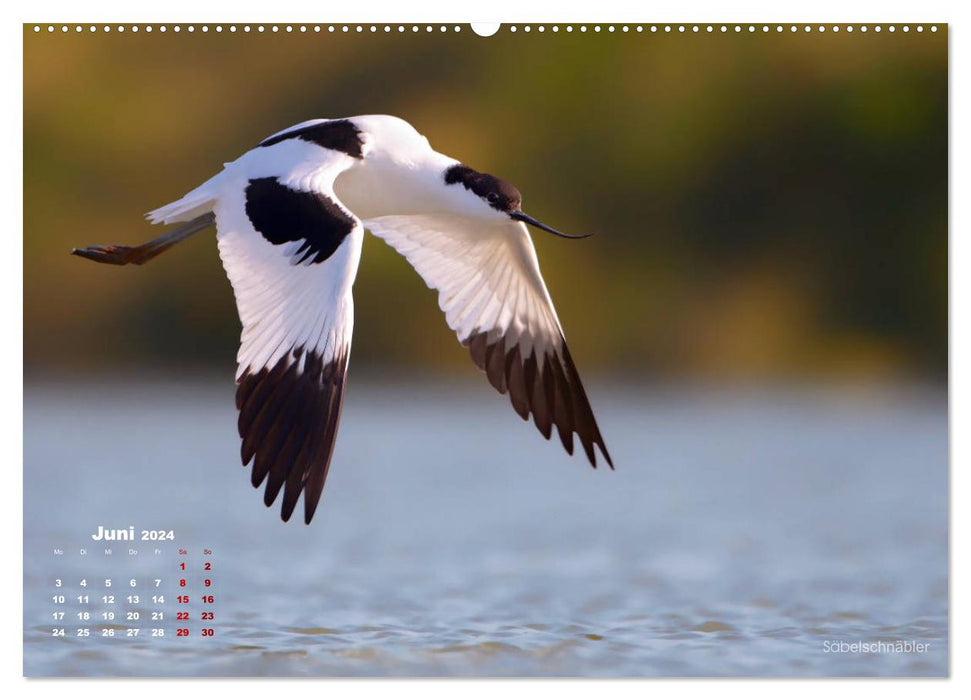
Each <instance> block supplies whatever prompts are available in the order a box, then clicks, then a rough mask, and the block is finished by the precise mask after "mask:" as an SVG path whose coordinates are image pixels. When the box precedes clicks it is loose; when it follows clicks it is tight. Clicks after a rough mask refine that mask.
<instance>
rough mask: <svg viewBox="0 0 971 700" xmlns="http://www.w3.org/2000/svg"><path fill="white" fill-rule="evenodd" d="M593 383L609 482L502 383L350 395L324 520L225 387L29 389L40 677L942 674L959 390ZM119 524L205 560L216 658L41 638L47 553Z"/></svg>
mask: <svg viewBox="0 0 971 700" xmlns="http://www.w3.org/2000/svg"><path fill="white" fill-rule="evenodd" d="M591 388H592V391H591V397H592V399H593V403H594V406H595V408H596V409H597V411H598V416H599V418H600V422H601V426H602V428H603V433H604V435H605V437H606V440H607V443H608V446H609V447H610V449H611V451H612V453H613V456H614V458H615V462H616V465H617V471H616V472H610V471H608V470H603V469H598V470H596V471H594V470H591V469H589V468H588V467H586V466H585V465H584V463H583V461H582V459H579V458H574V459H570V458H568V457H567V456H566V455H565V454H563V453H562V450H561V449H560V447H559V445H558V444H547V443H545V442H544V441H543V440H542V439H541V438H540V437H539V436H538V434H537V433H536V431H535V429H534V428H533V427H532V426H527V425H524V424H522V423H520V422H519V421H518V419H517V418H515V416H514V415H513V413H512V411H511V410H510V409H509V408H508V406H505V405H504V401H505V399H504V398H502V397H498V396H491V395H490V394H489V390H488V389H487V388H486V387H485V386H481V385H478V384H477V385H475V386H472V385H468V386H467V385H465V384H434V383H432V384H421V385H418V384H415V385H409V384H402V383H397V382H392V381H388V382H379V381H377V380H375V379H372V380H371V381H370V382H369V381H367V380H364V379H360V378H357V379H355V380H354V381H352V382H351V384H350V386H349V389H348V394H347V403H346V406H345V412H344V421H343V426H342V428H341V432H340V436H339V440H338V444H337V449H336V453H335V456H334V463H333V467H332V469H331V472H330V476H329V478H328V482H327V487H326V489H325V492H324V497H323V500H322V503H321V507H320V509H319V510H318V513H317V516H316V518H315V520H314V522H313V524H312V525H311V526H310V527H305V526H304V525H303V524H302V523H301V522H296V521H294V522H291V523H289V524H284V523H282V522H280V520H279V515H278V509H277V508H274V509H272V510H269V509H266V508H264V507H263V505H262V503H261V494H259V493H257V492H256V491H255V490H253V488H252V487H251V486H250V485H249V478H248V476H249V475H248V473H247V471H244V470H243V468H242V467H240V466H239V463H238V444H237V437H236V433H235V413H234V409H233V401H232V394H233V390H232V386H231V385H229V384H225V385H217V384H211V383H204V382H203V383H187V384H184V385H179V384H162V383H155V384H150V383H149V384H147V383H128V384H122V383H116V384H111V385H95V384H91V385H87V384H79V383H66V384H55V383H52V382H47V383H36V382H34V383H31V382H28V383H27V385H26V386H25V400H24V412H25V413H24V415H25V421H24V424H25V427H24V433H25V435H24V438H25V439H24V449H25V458H24V467H25V474H24V491H25V507H24V513H25V519H26V522H25V561H24V579H25V598H24V601H25V612H24V616H25V637H24V639H25V646H24V650H25V651H24V659H25V662H24V663H25V673H27V674H28V675H216V676H232V675H262V674H269V675H290V674H293V675H341V676H343V675H421V676H431V675H476V676H482V675H554V676H573V675H589V676H642V675H647V676H654V675H676V676H694V675H773V676H778V675H781V676H819V675H921V676H923V675H943V674H946V673H947V669H948V665H947V644H948V621H947V615H948V601H947V587H948V586H947V404H946V395H945V394H944V392H943V391H938V390H933V389H922V388H913V387H910V388H908V387H896V388H894V387H888V388H883V389H867V390H862V389H855V390H852V391H850V390H832V391H829V390H820V389H808V388H805V387H801V388H800V387H788V388H771V389H742V388H704V387H671V386H669V387H657V388H653V389H651V388H647V387H643V388H637V387H634V388H620V387H612V388H611V387H605V386H599V387H598V386H594V387H591ZM112 523H121V524H122V525H127V524H134V525H135V526H136V527H165V528H173V529H175V530H176V531H177V532H178V536H179V539H180V541H187V542H190V543H195V544H198V545H199V546H209V547H212V548H213V549H214V551H215V553H216V556H215V559H216V561H217V562H218V567H219V587H220V588H219V591H220V594H221V604H220V605H219V607H218V610H219V618H220V619H219V625H218V630H219V634H218V636H217V638H215V639H211V640H202V639H198V640H195V641H192V642H191V643H190V644H189V645H178V646H176V645H174V644H172V643H168V644H152V643H151V640H147V639H146V640H141V641H135V642H134V643H131V640H124V641H120V645H123V646H124V648H123V649H120V648H119V640H113V641H102V640H100V639H90V640H83V641H82V640H76V639H70V638H67V639H63V640H53V641H52V640H51V639H50V637H49V634H50V630H49V627H50V625H49V623H48V622H47V620H46V615H47V613H48V607H49V606H48V604H47V595H46V594H47V593H48V592H49V591H48V590H47V585H46V584H47V582H48V581H49V579H50V578H51V577H52V576H54V575H56V573H57V572H55V571H54V570H53V569H52V566H53V561H52V558H51V557H50V556H49V553H50V549H51V547H52V546H56V545H57V544H58V543H70V542H77V541H78V540H79V539H80V538H83V537H84V536H86V534H87V533H90V532H91V531H92V530H93V529H95V528H96V526H97V525H98V524H109V525H110V524H112ZM898 639H900V640H915V641H920V642H925V643H927V644H928V648H927V651H926V652H924V653H912V654H905V653H901V654H892V653H880V654H860V653H856V654H853V653H842V654H837V653H827V652H826V651H824V643H825V642H827V641H840V640H842V641H847V642H854V641H876V640H898Z"/></svg>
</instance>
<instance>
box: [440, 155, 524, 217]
mask: <svg viewBox="0 0 971 700" xmlns="http://www.w3.org/2000/svg"><path fill="white" fill-rule="evenodd" d="M457 183H461V184H462V186H464V187H465V189H467V190H471V191H472V192H474V193H475V194H477V195H478V196H480V197H482V198H483V199H485V200H486V201H487V202H488V203H489V206H490V207H492V208H493V209H498V210H499V211H504V212H512V211H518V210H519V208H520V207H521V206H522V205H523V196H522V195H521V194H519V190H517V189H516V188H515V187H513V186H512V185H510V184H509V183H508V182H506V181H505V180H500V179H499V178H497V177H496V176H495V175H490V174H489V173H480V172H479V171H478V170H473V169H472V168H470V167H469V166H467V165H463V164H462V163H457V164H456V165H453V166H452V167H450V168H449V169H448V170H446V171H445V184H446V185H455V184H457Z"/></svg>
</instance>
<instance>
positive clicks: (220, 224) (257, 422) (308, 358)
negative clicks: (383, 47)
mask: <svg viewBox="0 0 971 700" xmlns="http://www.w3.org/2000/svg"><path fill="white" fill-rule="evenodd" d="M283 151H286V152H283ZM251 154H252V155H251ZM352 163H353V158H352V157H351V156H349V155H348V154H345V153H341V152H339V151H336V150H333V149H329V148H324V147H321V146H320V145H319V144H315V143H313V142H310V141H307V140H303V139H296V138H294V139H286V140H283V141H281V142H275V143H274V144H273V145H272V146H271V147H268V148H262V147H261V148H258V149H254V150H253V151H250V152H249V153H248V154H246V155H245V156H243V158H241V159H239V160H237V161H235V162H234V163H230V164H228V165H227V166H226V169H225V170H224V171H223V172H222V173H221V174H220V175H218V176H216V177H215V178H213V180H211V181H210V183H207V185H204V186H203V188H208V190H204V191H203V193H202V194H203V195H205V196H201V195H200V194H199V192H198V191H194V192H193V193H190V194H189V195H186V201H187V202H190V203H195V202H196V201H197V200H199V199H200V198H202V199H205V198H209V199H210V200H211V201H212V209H213V212H214V213H215V216H216V228H217V232H218V241H219V255H220V257H221V258H222V262H223V266H224V267H225V269H226V273H227V275H228V276H229V280H230V282H231V283H232V286H233V292H234V294H235V296H236V306H237V308H238V310H239V318H240V321H242V326H243V330H242V334H241V338H240V339H241V344H240V348H239V354H238V356H237V359H238V362H239V365H238V370H237V373H236V383H237V392H236V406H237V408H238V409H239V434H240V437H241V438H242V440H243V443H242V460H243V464H244V465H246V464H249V463H250V461H252V462H253V470H252V482H253V486H255V487H259V486H260V485H261V484H262V483H263V482H264V481H266V490H265V493H264V499H263V500H264V502H265V503H266V505H267V506H270V505H272V503H273V502H274V500H275V499H276V497H277V495H278V494H279V493H280V492H281V490H282V492H283V505H282V517H283V519H284V520H289V519H290V516H291V514H292V513H293V510H294V507H295V506H296V503H297V500H298V499H299V497H300V494H301V492H302V493H304V520H305V521H306V522H307V523H309V522H310V520H311V518H312V517H313V515H314V511H315V509H316V507H317V503H318V501H319V500H320V495H321V492H322V491H323V487H324V480H325V479H326V477H327V470H328V467H329V465H330V459H331V455H332V454H333V450H334V442H335V437H336V434H337V428H338V424H339V422H340V415H341V406H342V402H343V393H344V381H345V373H346V371H347V361H348V356H349V354H350V349H351V333H352V327H353V301H352V298H351V285H352V284H353V281H354V277H355V275H356V274H357V267H358V263H359V261H360V254H361V239H362V237H363V229H362V227H361V224H360V221H359V220H358V219H357V218H356V217H355V216H354V215H353V214H351V213H350V212H349V211H347V210H346V208H345V207H344V206H343V205H342V204H341V203H340V201H339V200H338V199H337V197H336V196H335V195H334V191H333V182H334V179H335V178H336V176H337V175H338V174H339V173H340V172H342V171H343V170H344V169H346V168H347V167H350V165H351V164H352ZM281 164H288V165H286V166H285V167H284V166H283V165H281ZM203 188H200V189H203ZM177 204H178V203H175V205H170V206H169V207H168V208H163V209H161V210H159V212H160V214H159V213H153V214H154V215H155V216H154V218H163V217H164V216H165V215H169V214H170V213H171V212H173V211H177V210H178V207H177V206H176V205H177ZM170 218H171V217H170Z"/></svg>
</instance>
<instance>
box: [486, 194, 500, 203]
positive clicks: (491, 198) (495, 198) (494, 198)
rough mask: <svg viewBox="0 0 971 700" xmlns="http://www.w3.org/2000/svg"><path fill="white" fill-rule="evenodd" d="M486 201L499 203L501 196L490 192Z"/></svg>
mask: <svg viewBox="0 0 971 700" xmlns="http://www.w3.org/2000/svg"><path fill="white" fill-rule="evenodd" d="M486 199H488V200H489V201H490V202H498V201H499V195H497V194H496V193H495V192H490V193H489V196H488V197H486Z"/></svg>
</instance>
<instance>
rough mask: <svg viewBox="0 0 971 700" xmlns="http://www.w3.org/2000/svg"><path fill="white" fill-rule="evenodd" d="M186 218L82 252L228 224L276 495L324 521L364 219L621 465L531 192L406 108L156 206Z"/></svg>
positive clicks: (282, 137)
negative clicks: (534, 232) (449, 151)
mask: <svg viewBox="0 0 971 700" xmlns="http://www.w3.org/2000/svg"><path fill="white" fill-rule="evenodd" d="M148 218H149V219H150V220H151V221H152V223H162V224H176V223H179V224H182V225H181V226H179V227H177V228H175V229H173V230H171V231H169V232H168V233H166V234H164V235H162V236H160V237H158V238H156V239H154V240H151V241H149V242H147V243H145V244H143V245H140V246H135V247H128V246H120V245H109V246H93V247H90V248H84V249H75V250H74V251H73V252H74V254H75V255H80V256H82V257H85V258H88V259H90V260H95V261H97V262H102V263H110V264H113V265H127V264H129V263H133V264H136V265H141V264H144V263H146V262H148V261H149V260H151V259H153V258H154V257H155V256H157V255H159V254H161V253H163V252H165V251H166V250H168V249H169V248H171V247H172V246H174V245H175V244H176V243H179V242H180V241H183V240H185V239H187V238H189V237H190V236H192V235H194V234H196V233H199V232H200V231H203V230H205V229H207V228H209V227H210V226H213V225H215V227H216V232H217V233H216V238H217V241H218V244H219V255H220V257H221V259H222V262H223V266H224V267H225V269H226V274H227V275H228V276H229V280H230V282H231V283H232V286H233V292H234V294H235V296H236V306H237V309H238V310H239V317H240V321H241V322H242V326H243V330H242V333H241V338H240V340H241V343H240V348H239V353H238V355H237V361H238V368H237V371H236V384H237V391H236V407H237V408H238V409H239V434H240V437H241V438H242V441H243V444H242V461H243V465H244V466H245V465H247V464H249V463H250V462H253V471H252V482H253V486H255V487H257V488H259V486H260V485H261V484H262V483H263V482H264V481H266V490H265V493H264V499H263V500H264V503H266V505H267V506H270V505H272V504H273V502H274V501H275V500H276V497H277V495H278V494H279V493H280V491H281V490H282V491H283V506H282V517H283V520H289V519H290V516H291V515H292V514H293V511H294V508H295V507H296V504H297V501H298V499H299V497H300V494H301V492H302V493H304V521H305V522H307V523H309V522H310V520H311V518H313V515H314V511H315V510H316V508H317V503H318V502H319V500H320V495H321V492H322V491H323V488H324V480H325V479H326V477H327V470H328V468H329V466H330V460H331V455H332V454H333V451H334V442H335V439H336V436H337V427H338V424H339V423H340V416H341V406H342V402H343V393H344V382H345V377H346V373H347V361H348V357H349V356H350V351H351V331H352V328H353V325H354V311H353V309H354V303H353V300H352V297H351V286H352V285H353V283H354V278H355V276H356V274H357V268H358V262H359V261H360V258H361V245H362V241H363V238H364V230H365V229H367V230H369V231H371V233H373V234H374V235H376V236H378V237H379V238H382V239H384V240H385V241H386V242H387V243H389V244H390V245H391V246H392V247H393V248H395V249H396V250H397V251H398V252H399V253H401V254H402V255H404V256H405V258H407V259H408V261H409V262H410V263H411V264H412V265H413V266H414V268H415V269H416V270H417V272H418V274H419V275H421V276H422V278H423V279H424V280H425V282H426V283H427V284H428V286H429V287H431V288H433V289H435V290H437V291H438V301H439V306H440V307H441V309H442V311H444V312H445V319H446V321H447V322H448V325H449V326H450V327H451V328H452V330H454V331H455V332H456V334H457V335H458V338H459V341H461V343H462V344H463V345H465V346H466V347H468V348H469V350H470V352H471V354H472V360H473V361H474V362H475V364H476V365H477V366H478V367H479V369H481V370H483V371H484V372H485V374H486V376H487V377H488V379H489V382H490V383H491V384H492V386H494V387H495V388H496V389H498V390H499V391H500V392H502V393H508V394H509V398H510V400H511V402H512V405H513V408H514V409H515V410H516V412H517V413H518V414H519V415H520V416H521V417H522V418H523V419H524V420H528V419H529V416H530V415H532V417H533V420H534V422H535V423H536V427H537V428H539V431H540V432H541V433H542V434H543V436H544V437H545V438H547V439H549V438H550V435H551V434H552V430H553V428H554V427H555V428H556V431H557V433H558V434H559V437H560V440H561V441H562V442H563V446H564V448H566V451H567V452H568V453H569V454H571V455H572V454H573V435H574V433H575V434H576V435H577V437H578V438H579V441H580V444H581V445H582V447H583V450H584V452H585V453H586V455H587V458H588V459H589V461H590V463H591V465H593V467H594V468H596V466H597V458H596V454H595V451H594V448H595V447H596V448H599V450H600V452H601V453H602V455H603V457H604V459H606V461H607V464H609V465H610V466H611V468H613V462H612V461H611V458H610V454H609V452H608V451H607V447H606V445H605V444H604V440H603V437H602V436H601V435H600V429H599V428H598V427H597V421H596V419H595V418H594V416H593V411H592V410H591V408H590V403H589V401H588V400H587V395H586V392H585V391H584V389H583V384H581V382H580V376H579V374H578V373H577V369H576V366H575V365H574V363H573V359H572V358H571V357H570V352H569V350H568V349H567V347H566V342H565V340H564V337H563V330H562V328H561V327H560V322H559V319H558V318H557V317H556V312H555V311H554V310H553V303H552V301H551V300H550V296H549V293H548V292H547V291H546V285H545V283H544V282H543V278H542V276H541V275H540V271H539V264H538V262H537V260H536V252H535V250H534V248H533V243H532V240H531V239H530V237H529V233H528V232H527V229H526V224H529V225H531V226H534V227H536V228H538V229H540V230H543V231H546V232H549V233H552V234H556V235H557V236H563V237H565V238H583V237H584V236H567V235H566V234H562V233H560V232H559V231H556V230H554V229H552V228H550V227H549V226H547V225H545V224H543V223H540V222H539V221H537V220H536V219H533V218H532V217H530V216H528V215H527V214H525V213H524V212H523V210H522V197H521V195H520V194H519V190H517V189H516V188H515V187H513V186H512V185H510V184H509V183H507V182H503V181H502V180H500V179H499V178H497V177H495V176H493V175H488V174H486V173H480V172H477V171H475V170H473V169H472V168H470V167H468V166H467V165H463V164H462V163H460V162H458V161H457V160H455V159H453V158H449V157H448V156H446V155H443V154H441V153H438V152H437V151H435V150H434V149H433V148H432V147H431V145H430V144H429V143H428V139H426V138H425V137H424V136H422V135H421V134H419V133H418V132H417V131H416V130H415V129H414V128H413V127H412V126H411V125H410V124H408V123H407V122H405V121H403V120H401V119H398V118H397V117H391V116H385V115H371V116H361V117H351V118H347V119H315V120H312V121H307V122H303V123H301V124H297V125H296V126H293V127H291V128H289V129H286V130H284V131H281V132H279V133H277V134H274V135H273V136H271V137H269V138H268V139H266V140H265V141H263V142H262V143H260V144H259V145H258V146H257V147H256V148H254V149H253V150H251V151H248V152H247V153H245V154H243V156H242V157H240V158H239V159H237V160H235V161H233V162H232V163H228V164H226V165H225V167H224V168H223V170H222V172H220V173H219V174H217V175H215V176H214V177H212V178H211V179H209V180H208V181H206V182H205V183H203V184H202V185H200V186H199V187H197V188H196V189H194V190H192V191H191V192H189V193H188V194H186V195H185V196H184V197H183V198H182V199H180V200H178V201H176V202H172V203H171V204H168V205H166V206H164V207H161V208H160V209H156V210H155V211H153V212H150V213H149V214H148Z"/></svg>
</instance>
